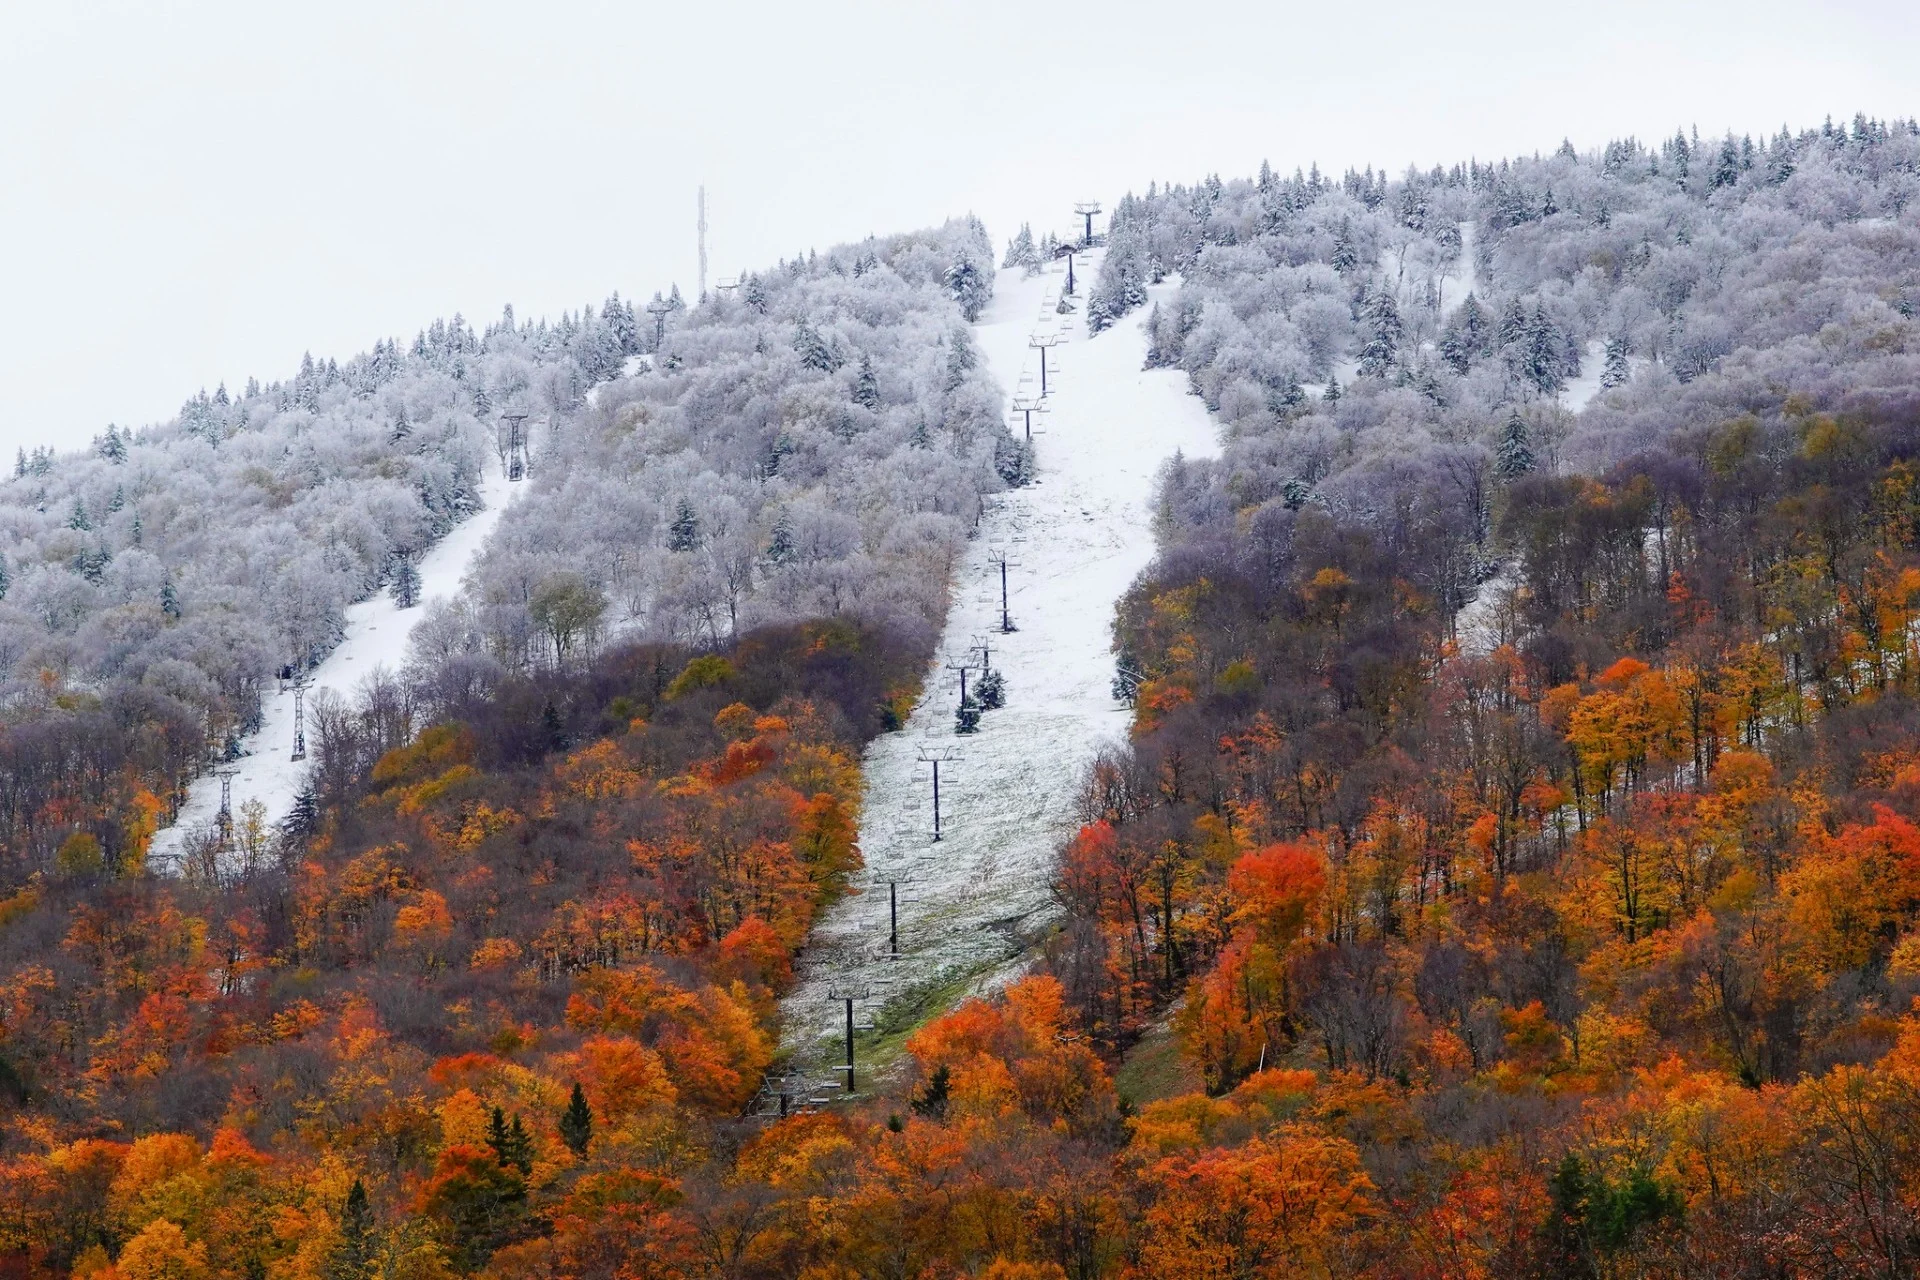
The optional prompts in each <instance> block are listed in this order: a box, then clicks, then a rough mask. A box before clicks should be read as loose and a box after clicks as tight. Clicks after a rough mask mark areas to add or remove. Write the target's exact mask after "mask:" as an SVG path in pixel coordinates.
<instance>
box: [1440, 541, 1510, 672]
mask: <svg viewBox="0 0 1920 1280" xmlns="http://www.w3.org/2000/svg"><path fill="white" fill-rule="evenodd" d="M1519 585H1520V572H1519V568H1518V566H1517V565H1515V564H1514V563H1513V562H1511V561H1509V562H1507V563H1506V564H1503V565H1501V566H1500V570H1499V572H1498V573H1496V574H1494V575H1493V576H1492V577H1491V578H1488V579H1487V580H1486V581H1485V582H1483V583H1481V584H1480V589H1479V590H1478V591H1477V592H1476V593H1475V594H1474V597H1473V599H1471V600H1469V601H1467V602H1466V604H1464V605H1462V606H1461V607H1460V611H1459V612H1458V613H1456V614H1454V615H1453V637H1454V643H1456V644H1457V645H1459V647H1460V652H1461V653H1463V654H1465V655H1467V656H1468V657H1474V658H1484V657H1486V656H1487V655H1488V654H1490V653H1492V652H1493V651H1494V650H1495V649H1498V648H1499V647H1500V646H1501V645H1503V644H1507V643H1509V642H1511V641H1512V640H1513V638H1514V632H1515V627H1514V619H1513V592H1514V589H1515V588H1516V587H1518V586H1519Z"/></svg>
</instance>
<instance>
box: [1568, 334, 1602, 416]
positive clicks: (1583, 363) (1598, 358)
mask: <svg viewBox="0 0 1920 1280" xmlns="http://www.w3.org/2000/svg"><path fill="white" fill-rule="evenodd" d="M1606 371H1607V348H1606V344H1605V343H1603V342H1601V341H1600V340H1599V339H1598V338H1595V339H1593V340H1591V341H1590V342H1588V343H1587V349H1586V350H1585V351H1583V352H1581V353H1580V376H1579V377H1577V378H1575V379H1574V380H1573V381H1571V382H1569V383H1568V384H1567V385H1566V386H1565V387H1564V388H1563V389H1562V390H1561V392H1560V403H1561V404H1563V405H1565V406H1566V407H1567V409H1568V410H1569V411H1570V412H1572V413H1578V412H1580V411H1581V410H1582V409H1584V408H1586V407H1587V401H1589V400H1591V399H1593V398H1594V396H1596V395H1598V394H1599V393H1600V376H1601V375H1602V374H1604V373H1605V372H1606Z"/></svg>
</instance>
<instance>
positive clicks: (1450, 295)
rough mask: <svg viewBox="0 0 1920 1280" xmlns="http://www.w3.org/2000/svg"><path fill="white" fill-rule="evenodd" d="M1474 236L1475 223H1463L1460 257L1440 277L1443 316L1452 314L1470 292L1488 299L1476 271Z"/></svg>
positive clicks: (1481, 298)
mask: <svg viewBox="0 0 1920 1280" xmlns="http://www.w3.org/2000/svg"><path fill="white" fill-rule="evenodd" d="M1473 236H1474V227H1473V224H1472V223H1471V222H1463V223H1461V224H1460V259H1459V261H1457V262H1456V263H1454V265H1453V268H1452V269H1451V270H1449V271H1448V272H1447V274H1446V275H1444V276H1442V277H1441V278H1440V314H1441V315H1443V316H1444V315H1450V314H1452V312H1453V309H1454V308H1455V307H1457V306H1459V305H1460V304H1461V303H1463V302H1465V301H1466V300H1467V295H1468V294H1469V293H1471V294H1474V295H1475V296H1477V297H1478V298H1479V299H1480V301H1482V302H1485V301H1486V298H1487V295H1486V294H1484V293H1481V292H1480V277H1479V276H1478V275H1476V274H1475V272H1474V265H1473V263H1474V257H1473Z"/></svg>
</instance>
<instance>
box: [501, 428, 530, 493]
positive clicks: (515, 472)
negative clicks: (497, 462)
mask: <svg viewBox="0 0 1920 1280" xmlns="http://www.w3.org/2000/svg"><path fill="white" fill-rule="evenodd" d="M500 420H501V421H502V422H505V423H506V424H507V479H509V480H523V479H525V478H526V474H527V434H526V425H525V424H526V421H527V415H526V414H524V413H503V414H501V415H500Z"/></svg>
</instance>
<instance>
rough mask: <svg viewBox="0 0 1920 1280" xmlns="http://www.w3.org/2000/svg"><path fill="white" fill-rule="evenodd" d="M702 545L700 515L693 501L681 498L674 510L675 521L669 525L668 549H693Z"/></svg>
mask: <svg viewBox="0 0 1920 1280" xmlns="http://www.w3.org/2000/svg"><path fill="white" fill-rule="evenodd" d="M699 546H700V517H699V516H697V515H695V514H694V511H693V503H691V502H689V501H687V499H685V498H682V499H680V503H679V505H678V506H676V507H675V508H674V511H673V523H672V524H670V525H668V526H667V550H669V551H693V550H695V549H697V548H698V547H699Z"/></svg>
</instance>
